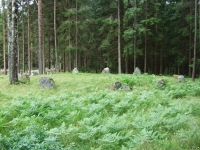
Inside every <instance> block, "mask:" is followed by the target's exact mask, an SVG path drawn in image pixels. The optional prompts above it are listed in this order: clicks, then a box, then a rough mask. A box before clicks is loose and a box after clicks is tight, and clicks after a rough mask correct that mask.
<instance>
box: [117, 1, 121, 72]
mask: <svg viewBox="0 0 200 150" xmlns="http://www.w3.org/2000/svg"><path fill="white" fill-rule="evenodd" d="M120 4H121V2H120V0H118V73H119V74H121V15H120V11H121V10H120V7H121V6H120Z"/></svg>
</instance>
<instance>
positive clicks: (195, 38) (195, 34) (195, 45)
mask: <svg viewBox="0 0 200 150" xmlns="http://www.w3.org/2000/svg"><path fill="white" fill-rule="evenodd" d="M194 6H195V22H194V60H193V70H192V81H195V69H196V47H197V0H195V5H194Z"/></svg>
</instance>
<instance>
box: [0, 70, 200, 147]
mask: <svg viewBox="0 0 200 150" xmlns="http://www.w3.org/2000/svg"><path fill="white" fill-rule="evenodd" d="M43 76H44V75H43ZM49 76H50V77H51V78H53V80H54V81H55V84H56V88H55V89H42V88H41V87H40V85H39V78H40V77H41V76H33V77H31V82H30V83H27V84H20V85H10V84H9V82H8V77H7V76H0V83H1V84H2V86H1V87H0V104H1V105H0V150H7V149H10V150H11V149H20V150H21V149H41V150H42V149H48V150H50V149H52V150H55V149H72V150H73V149H74V150H77V149H91V150H94V149H95V150H101V149H102V150H104V149H122V150H130V149H131V150H132V149H139V150H140V149H142V150H143V149H148V150H149V149H150V150H151V149H152V150H161V149H162V150H163V149H164V150H165V149H166V150H168V149H191V150H193V149H199V147H200V94H199V93H200V87H199V81H198V79H197V80H196V82H191V79H189V78H187V79H186V82H185V83H178V82H177V80H175V79H174V78H172V77H167V76H155V75H148V74H142V75H133V74H129V75H127V74H121V75H117V74H86V73H78V74H71V73H60V74H53V75H49ZM160 78H163V79H164V80H165V81H166V83H167V84H166V87H165V88H164V89H159V88H157V83H156V81H157V80H158V79H160ZM116 81H119V82H121V83H122V84H124V85H128V86H131V87H132V88H133V91H131V92H127V91H123V90H118V91H116V90H114V91H113V90H111V88H110V86H111V85H112V84H113V83H114V82H116Z"/></svg>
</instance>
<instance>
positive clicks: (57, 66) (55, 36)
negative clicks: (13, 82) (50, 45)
mask: <svg viewBox="0 0 200 150" xmlns="http://www.w3.org/2000/svg"><path fill="white" fill-rule="evenodd" d="M54 43H55V57H56V64H55V66H56V71H57V72H59V70H60V67H59V62H58V50H57V34H56V0H54Z"/></svg>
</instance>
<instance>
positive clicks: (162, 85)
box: [157, 79, 166, 89]
mask: <svg viewBox="0 0 200 150" xmlns="http://www.w3.org/2000/svg"><path fill="white" fill-rule="evenodd" d="M165 87H166V82H165V80H164V79H158V81H157V88H158V89H164V88H165Z"/></svg>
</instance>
